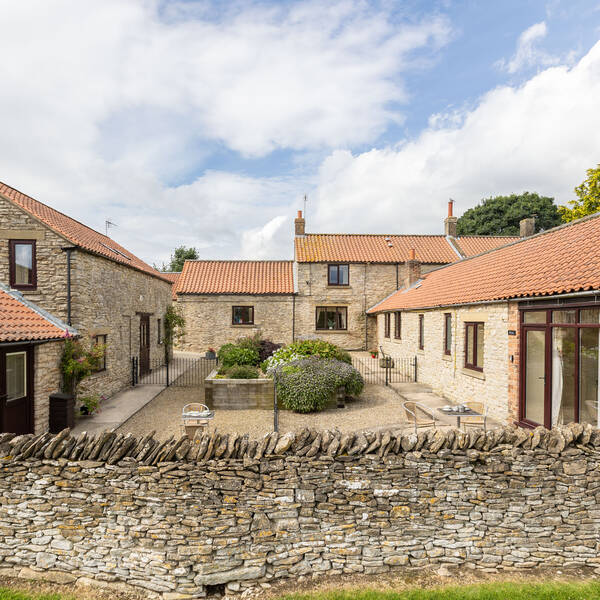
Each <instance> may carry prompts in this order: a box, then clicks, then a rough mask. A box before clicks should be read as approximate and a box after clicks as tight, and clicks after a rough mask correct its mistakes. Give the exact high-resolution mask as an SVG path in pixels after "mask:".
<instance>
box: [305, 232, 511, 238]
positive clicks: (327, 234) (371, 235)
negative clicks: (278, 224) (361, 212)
mask: <svg viewBox="0 0 600 600" xmlns="http://www.w3.org/2000/svg"><path fill="white" fill-rule="evenodd" d="M311 235H324V236H325V235H326V236H336V235H337V236H363V237H435V238H445V237H446V234H444V233H306V234H305V235H304V237H308V236H311ZM455 237H456V238H461V237H473V238H484V239H489V238H516V237H519V236H518V235H485V234H481V235H461V236H455Z"/></svg>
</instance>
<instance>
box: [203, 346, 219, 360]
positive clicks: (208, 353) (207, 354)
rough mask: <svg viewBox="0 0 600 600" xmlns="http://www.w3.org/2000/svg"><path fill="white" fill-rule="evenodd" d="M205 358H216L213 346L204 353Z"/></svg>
mask: <svg viewBox="0 0 600 600" xmlns="http://www.w3.org/2000/svg"><path fill="white" fill-rule="evenodd" d="M204 356H205V358H213V359H214V358H217V353H216V351H215V349H214V348H209V349H208V350H207V351H206V352H205V353H204Z"/></svg>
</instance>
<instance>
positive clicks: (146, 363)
mask: <svg viewBox="0 0 600 600" xmlns="http://www.w3.org/2000/svg"><path fill="white" fill-rule="evenodd" d="M149 372H150V315H140V377H141V376H143V375H146V374H147V373H149Z"/></svg>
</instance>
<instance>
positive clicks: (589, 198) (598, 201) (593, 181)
mask: <svg viewBox="0 0 600 600" xmlns="http://www.w3.org/2000/svg"><path fill="white" fill-rule="evenodd" d="M575 193H576V194H577V200H571V201H570V202H567V204H568V205H569V206H570V207H571V208H569V207H568V206H559V207H558V211H559V213H560V216H561V217H562V220H563V221H564V222H565V223H568V222H569V221H574V220H575V219H580V218H581V217H585V216H586V215H592V214H594V213H596V212H598V211H600V164H599V165H598V166H597V167H596V168H595V169H588V170H587V178H586V179H585V181H584V182H583V183H582V184H581V185H580V186H578V187H576V188H575Z"/></svg>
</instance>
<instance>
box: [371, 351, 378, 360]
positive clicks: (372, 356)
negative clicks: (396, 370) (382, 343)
mask: <svg viewBox="0 0 600 600" xmlns="http://www.w3.org/2000/svg"><path fill="white" fill-rule="evenodd" d="M371 358H377V350H371Z"/></svg>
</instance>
